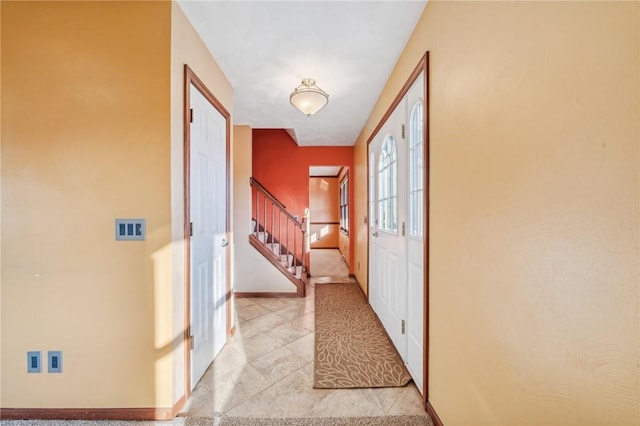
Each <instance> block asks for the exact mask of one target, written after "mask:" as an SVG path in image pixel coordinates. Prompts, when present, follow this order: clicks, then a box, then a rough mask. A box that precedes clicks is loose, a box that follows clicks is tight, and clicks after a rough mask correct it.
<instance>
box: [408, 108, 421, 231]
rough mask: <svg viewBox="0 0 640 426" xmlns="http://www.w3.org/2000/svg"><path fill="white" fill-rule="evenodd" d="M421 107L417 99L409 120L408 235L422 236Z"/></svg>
mask: <svg viewBox="0 0 640 426" xmlns="http://www.w3.org/2000/svg"><path fill="white" fill-rule="evenodd" d="M422 117H423V107H422V101H418V102H417V103H416V104H415V105H414V107H413V109H412V110H411V117H410V121H409V235H411V236H414V237H422V222H423V217H422V210H423V193H424V191H423V176H424V171H423V170H424V166H423V155H422V152H423V146H424V144H423V140H422V139H423V132H422V129H423V122H422V121H423V119H422Z"/></svg>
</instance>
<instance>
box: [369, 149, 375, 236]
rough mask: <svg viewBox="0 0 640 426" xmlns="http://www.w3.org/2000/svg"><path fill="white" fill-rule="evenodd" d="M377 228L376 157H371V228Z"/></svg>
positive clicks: (372, 155)
mask: <svg viewBox="0 0 640 426" xmlns="http://www.w3.org/2000/svg"><path fill="white" fill-rule="evenodd" d="M375 226H376V156H375V155H374V154H373V152H372V153H371V155H370V156H369V227H371V228H374V227H375Z"/></svg>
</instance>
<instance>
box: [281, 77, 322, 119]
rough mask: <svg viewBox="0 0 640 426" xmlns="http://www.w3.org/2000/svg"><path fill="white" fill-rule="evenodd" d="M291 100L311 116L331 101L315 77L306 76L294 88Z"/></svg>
mask: <svg viewBox="0 0 640 426" xmlns="http://www.w3.org/2000/svg"><path fill="white" fill-rule="evenodd" d="M289 102H291V105H293V106H294V107H296V108H298V109H299V110H300V111H301V112H302V113H303V114H304V115H306V116H307V117H311V116H312V115H313V114H315V113H316V112H318V111H320V110H321V109H322V108H323V107H324V106H325V105H326V104H327V103H328V102H329V95H327V94H326V93H325V92H324V91H323V90H322V89H321V88H319V87H318V86H316V81H315V80H314V79H312V78H305V79H304V80H302V84H301V85H300V86H298V87H296V88H295V89H293V92H292V93H291V96H289Z"/></svg>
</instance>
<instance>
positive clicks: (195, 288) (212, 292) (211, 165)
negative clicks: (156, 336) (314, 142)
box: [189, 85, 227, 389]
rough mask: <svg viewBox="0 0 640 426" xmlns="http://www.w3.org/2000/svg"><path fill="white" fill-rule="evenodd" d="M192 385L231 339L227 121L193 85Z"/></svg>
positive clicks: (191, 143)
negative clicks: (228, 321)
mask: <svg viewBox="0 0 640 426" xmlns="http://www.w3.org/2000/svg"><path fill="white" fill-rule="evenodd" d="M190 102H191V105H190V107H191V109H192V111H193V115H192V123H191V129H190V165H189V166H190V218H191V223H192V236H191V265H190V266H191V302H190V306H191V324H190V330H191V336H192V339H193V343H192V344H193V348H192V351H191V388H192V389H193V388H194V387H195V386H196V384H197V383H198V381H199V380H200V378H201V377H202V375H203V374H204V372H205V371H206V369H207V368H208V367H209V365H210V364H211V362H212V361H213V359H214V357H215V356H216V355H217V353H218V352H219V351H220V349H222V346H223V345H224V344H225V342H226V328H227V324H226V273H227V271H226V264H227V262H226V249H225V247H226V245H227V243H226V211H227V208H226V199H227V197H226V176H227V172H226V167H227V161H226V120H225V118H224V116H223V115H222V114H220V112H219V111H218V110H217V109H216V108H215V107H214V106H213V105H212V104H211V103H210V102H209V101H208V100H207V99H206V98H205V97H204V96H203V95H202V94H201V93H200V91H198V90H197V89H196V88H195V87H194V86H193V85H191V87H190Z"/></svg>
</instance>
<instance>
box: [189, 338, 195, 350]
mask: <svg viewBox="0 0 640 426" xmlns="http://www.w3.org/2000/svg"><path fill="white" fill-rule="evenodd" d="M195 347H196V338H195V337H193V336H189V349H191V350H194V349H195Z"/></svg>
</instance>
